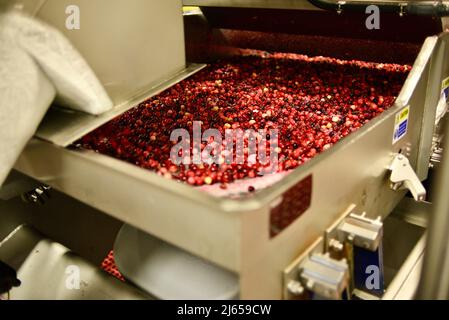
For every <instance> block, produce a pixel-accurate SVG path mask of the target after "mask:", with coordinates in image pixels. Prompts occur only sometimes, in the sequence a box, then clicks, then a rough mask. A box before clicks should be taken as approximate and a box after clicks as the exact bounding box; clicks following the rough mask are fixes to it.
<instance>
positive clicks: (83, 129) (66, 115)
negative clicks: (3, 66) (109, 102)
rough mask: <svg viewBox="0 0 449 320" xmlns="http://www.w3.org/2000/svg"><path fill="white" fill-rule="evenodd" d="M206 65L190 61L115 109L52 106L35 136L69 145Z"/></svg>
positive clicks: (54, 142)
mask: <svg viewBox="0 0 449 320" xmlns="http://www.w3.org/2000/svg"><path fill="white" fill-rule="evenodd" d="M204 67H206V64H196V63H192V64H188V65H187V66H186V68H184V69H182V70H180V71H178V72H176V73H174V74H173V75H171V76H169V77H168V78H167V79H164V80H162V82H158V83H157V84H155V85H152V86H150V87H149V88H145V89H143V90H141V91H140V92H138V93H136V94H135V95H134V96H133V97H132V98H131V99H130V100H127V101H125V102H123V103H121V104H119V105H116V106H115V107H114V108H113V109H112V110H110V111H107V112H106V113H104V114H101V115H99V116H94V115H89V114H86V113H83V112H78V111H73V110H69V109H63V108H57V107H56V108H55V107H53V108H51V109H50V110H49V112H48V114H47V116H46V117H45V118H44V120H43V122H42V123H41V125H40V126H39V128H38V130H37V132H36V135H35V137H37V138H39V139H42V140H45V141H49V142H51V143H53V144H56V145H58V146H61V147H67V146H68V145H70V144H71V143H73V142H74V141H76V140H77V139H79V138H81V137H82V136H84V135H85V134H87V133H89V132H91V131H92V130H95V129H96V128H98V127H99V126H101V125H103V124H105V123H106V122H108V121H110V120H112V119H113V118H115V117H117V116H119V115H120V114H122V113H124V112H126V111H128V110H130V109H132V108H134V107H135V106H137V105H138V104H139V103H141V102H142V101H145V100H146V99H148V98H151V97H152V96H155V95H157V94H159V93H161V92H162V91H164V90H166V89H168V88H170V87H171V86H173V85H174V84H176V83H178V82H180V81H182V80H184V79H186V78H188V77H190V76H191V75H193V74H194V73H196V72H198V71H200V70H201V69H203V68H204Z"/></svg>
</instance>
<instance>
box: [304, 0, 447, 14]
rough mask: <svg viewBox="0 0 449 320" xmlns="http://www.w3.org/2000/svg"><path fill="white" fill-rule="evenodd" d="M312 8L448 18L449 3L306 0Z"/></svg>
mask: <svg viewBox="0 0 449 320" xmlns="http://www.w3.org/2000/svg"><path fill="white" fill-rule="evenodd" d="M308 1H309V2H310V3H311V4H313V5H314V6H316V7H318V8H320V9H323V10H328V11H336V12H338V13H340V12H342V11H350V12H365V10H366V7H367V6H369V5H376V6H378V7H379V8H380V10H381V11H382V12H392V13H397V14H399V15H401V16H402V15H404V14H409V15H420V16H436V17H444V16H449V1H419V2H405V1H382V0H380V1H360V0H358V1H357V0H355V1H351V0H308Z"/></svg>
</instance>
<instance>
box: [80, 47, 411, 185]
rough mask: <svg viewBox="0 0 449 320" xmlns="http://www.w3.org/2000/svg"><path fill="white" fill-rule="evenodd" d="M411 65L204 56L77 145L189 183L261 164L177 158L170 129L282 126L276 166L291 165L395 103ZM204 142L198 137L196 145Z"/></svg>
mask: <svg viewBox="0 0 449 320" xmlns="http://www.w3.org/2000/svg"><path fill="white" fill-rule="evenodd" d="M410 69H411V67H410V66H406V65H396V64H378V63H368V62H362V61H345V60H338V59H333V58H326V57H308V56H304V55H298V54H285V53H273V54H269V53H264V54H262V55H258V56H241V57H236V58H232V59H229V60H225V61H219V62H216V63H213V64H211V65H209V66H208V67H207V68H205V69H203V70H202V71H200V72H198V73H197V74H195V75H194V76H192V77H190V78H188V79H186V80H184V81H182V82H180V83H178V84H176V85H174V86H173V87H171V88H169V89H167V90H166V91H164V92H162V93H161V94H159V95H157V96H155V97H152V98H151V99H149V100H147V101H144V102H142V103H141V104H139V105H138V106H137V107H135V108H133V109H131V110H129V111H128V112H126V113H124V114H122V115H120V116H118V117H117V118H115V119H113V120H112V121H110V122H109V123H107V124H105V125H103V126H102V127H100V128H98V129H96V130H95V131H93V132H91V133H90V134H88V135H86V136H85V137H83V138H81V139H80V140H79V141H78V142H77V143H76V144H77V146H79V147H82V148H86V149H92V150H95V151H97V152H100V153H103V154H106V155H109V156H112V157H114V158H118V159H122V160H125V161H128V162H130V163H133V164H135V165H137V166H140V167H142V168H146V169H150V170H153V171H156V172H157V173H158V174H160V175H162V176H164V177H166V178H168V179H176V180H180V181H184V182H187V183H189V184H191V185H197V186H200V185H205V184H215V183H220V184H221V186H222V187H223V188H226V185H227V184H228V183H231V182H233V181H235V180H238V179H244V178H254V177H256V176H257V174H258V172H259V169H260V168H259V166H261V164H258V163H256V164H248V163H246V162H245V164H235V163H232V164H222V165H220V164H212V165H207V164H203V165H194V164H189V165H175V164H173V162H172V161H171V160H170V151H171V148H172V147H173V145H174V142H172V141H170V135H171V133H172V131H173V130H175V129H179V128H184V129H187V130H188V131H189V132H190V133H192V123H193V121H201V124H202V130H203V132H204V130H206V129H208V128H215V129H219V130H220V132H221V133H222V134H223V137H224V131H225V130H226V129H228V128H240V129H242V130H246V129H254V130H259V129H267V130H268V129H270V128H276V129H278V132H279V136H278V138H279V148H278V150H277V151H279V166H278V171H285V170H289V169H293V168H295V167H297V166H299V165H301V164H302V163H304V162H306V161H308V160H309V159H311V158H312V157H314V156H315V155H316V154H318V153H320V152H321V151H323V150H326V149H328V148H329V147H331V146H332V145H333V144H335V143H336V142H337V141H339V140H340V139H342V138H343V137H345V136H347V135H348V134H350V133H351V132H353V131H355V130H357V129H358V128H360V127H361V126H363V125H364V124H365V123H367V122H368V121H370V120H371V119H373V118H374V117H376V116H377V115H379V114H380V113H382V112H383V111H384V110H386V109H387V108H389V107H390V106H392V104H393V103H394V101H395V98H396V96H397V95H398V93H399V91H400V89H401V87H402V85H403V83H404V80H405V78H406V77H407V74H408V72H409V71H410ZM206 144H207V143H206V142H205V143H203V144H202V146H201V147H202V148H204V147H205V145H206Z"/></svg>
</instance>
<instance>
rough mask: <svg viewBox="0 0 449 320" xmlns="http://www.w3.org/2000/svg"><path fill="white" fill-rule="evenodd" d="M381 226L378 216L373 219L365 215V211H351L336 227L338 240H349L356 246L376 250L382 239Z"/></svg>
mask: <svg viewBox="0 0 449 320" xmlns="http://www.w3.org/2000/svg"><path fill="white" fill-rule="evenodd" d="M382 226H383V224H382V222H381V220H380V217H379V218H377V219H375V220H373V219H369V218H367V217H365V213H363V214H362V215H357V214H354V213H351V214H350V215H349V216H348V217H347V218H346V219H344V220H343V222H342V223H341V224H340V225H339V226H338V228H337V234H338V240H339V241H340V242H341V243H344V242H345V241H350V242H351V243H352V244H353V245H355V246H357V247H360V248H363V249H366V250H370V251H376V250H377V248H378V247H379V244H380V242H381V241H382Z"/></svg>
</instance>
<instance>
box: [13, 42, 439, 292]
mask: <svg viewBox="0 0 449 320" xmlns="http://www.w3.org/2000/svg"><path fill="white" fill-rule="evenodd" d="M443 40H444V41H447V36H442V37H437V36H434V37H430V38H428V39H427V40H426V41H425V43H424V44H423V47H422V50H421V52H420V54H419V56H418V58H417V59H416V62H415V64H414V67H413V69H412V71H411V73H410V75H409V77H408V78H407V80H406V82H405V84H404V87H403V89H402V91H401V93H400V95H399V96H398V98H397V100H396V104H395V105H394V106H393V107H392V108H390V109H389V110H387V111H386V112H384V113H383V114H382V115H380V116H379V117H378V118H376V119H374V120H373V121H371V122H369V123H368V124H367V125H365V126H364V127H363V128H361V129H360V130H359V131H357V132H356V133H354V134H351V135H350V136H348V137H346V138H345V139H343V140H342V141H340V142H339V143H337V144H336V145H335V146H333V147H332V148H331V149H329V150H327V151H326V152H323V153H322V154H320V155H318V156H317V157H315V158H314V159H312V160H311V161H309V162H308V163H306V164H304V165H303V166H301V167H299V168H297V169H296V170H294V171H293V172H292V173H291V174H290V175H288V176H287V177H285V178H284V179H282V180H281V181H279V182H277V183H276V184H274V185H273V186H271V187H269V188H267V189H264V190H261V191H259V192H257V193H256V194H255V195H251V196H249V197H245V198H241V199H229V198H216V197H213V196H212V195H209V194H207V193H205V192H202V191H200V190H196V189H195V188H192V187H190V186H187V185H184V184H180V183H177V182H175V181H171V180H166V179H164V178H162V177H159V176H158V175H156V174H155V173H152V172H149V171H147V170H144V169H141V168H138V167H136V166H133V165H131V164H128V163H125V162H122V161H119V160H116V159H112V158H110V157H107V156H104V155H101V154H97V153H94V152H89V151H86V152H79V151H73V150H68V149H65V148H62V147H58V146H56V145H53V144H51V143H48V142H44V141H40V140H36V139H35V140H33V141H31V142H30V144H29V145H28V146H27V147H26V149H25V150H24V152H23V154H22V155H21V157H20V158H19V160H18V162H17V164H16V169H18V170H19V171H21V172H23V173H25V174H27V175H30V176H32V177H34V178H36V179H38V180H40V181H42V182H45V183H47V184H49V185H51V186H53V187H54V188H56V189H58V190H60V191H62V192H64V193H66V194H68V195H70V196H72V197H74V198H76V199H79V200H80V201H82V202H85V203H87V204H89V205H91V206H92V207H94V208H97V209H99V210H102V211H104V212H106V213H108V214H110V215H112V216H114V217H116V218H118V219H120V220H122V221H124V222H126V223H129V224H131V225H133V226H136V227H138V228H140V229H141V230H143V231H146V232H148V233H150V234H152V235H154V236H156V237H159V238H161V239H163V240H165V241H167V242H169V243H172V244H174V245H176V246H178V247H180V248H182V249H185V250H187V251H189V252H191V253H193V254H195V255H198V256H200V257H203V258H205V259H207V260H209V261H211V262H213V263H216V264H218V265H219V266H222V267H224V268H227V269H229V270H231V271H235V272H237V273H238V274H239V279H240V297H241V298H242V299H246V298H253V299H257V298H281V296H282V283H281V281H280V278H279V277H280V274H281V271H282V270H283V269H284V268H285V266H287V265H288V264H289V263H290V262H291V261H292V260H293V259H294V258H295V257H296V256H297V255H298V254H299V253H300V252H301V251H303V250H304V249H305V248H307V246H308V245H310V244H311V243H312V242H313V241H314V240H315V239H317V238H318V237H319V236H320V235H322V232H323V230H325V229H326V228H327V227H328V226H329V225H331V224H332V223H333V222H334V221H335V220H336V219H337V218H338V217H339V216H340V215H341V213H342V212H343V211H344V210H345V209H346V208H347V207H348V205H349V204H351V203H355V204H356V205H357V211H359V212H363V211H364V212H367V216H368V217H377V216H382V217H385V216H387V215H388V214H389V213H390V212H391V210H392V209H393V208H394V207H395V206H396V204H397V203H398V202H399V200H400V199H401V198H402V197H403V195H404V192H403V191H393V190H391V189H390V186H389V183H388V174H387V172H388V167H389V165H390V163H391V161H392V160H393V156H394V154H396V153H397V152H399V150H409V152H408V153H409V154H407V156H408V157H409V159H410V163H411V164H412V166H413V167H415V168H416V165H417V164H418V163H421V162H424V163H426V162H427V163H428V161H429V157H427V156H426V155H423V154H419V141H420V138H421V134H422V131H423V130H433V128H425V129H423V127H422V119H423V114H424V113H425V112H424V106H425V103H424V101H425V97H426V94H427V89H428V78H429V72H430V66H431V61H432V56H433V55H434V51H435V48H436V47H437V46H438V44H439V43H440V42H441V41H443ZM405 106H410V110H411V112H410V118H409V129H408V133H407V135H406V136H405V137H404V138H403V139H402V140H401V141H399V142H397V143H396V144H395V145H392V135H393V128H394V121H395V119H394V118H395V115H396V113H397V112H398V111H400V110H402V108H404V107H405ZM426 112H428V111H427V110H426ZM311 174H312V175H313V191H312V204H311V207H310V208H309V209H308V211H306V212H305V213H304V214H303V215H302V216H301V217H300V218H299V219H297V220H296V221H295V222H293V223H292V224H291V225H290V226H289V227H288V228H287V229H285V230H284V231H283V232H282V233H281V234H279V235H278V236H276V237H275V238H273V239H271V238H270V236H269V227H270V226H269V221H270V219H269V217H270V210H271V207H270V205H271V204H272V203H275V202H277V201H279V198H280V197H282V195H283V193H285V192H286V191H287V190H289V189H290V188H292V187H293V186H294V185H296V184H297V183H298V182H299V181H301V180H302V179H303V178H305V177H307V176H309V175H311ZM336 183H337V184H338V187H337V188H336ZM260 279H264V281H260Z"/></svg>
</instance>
